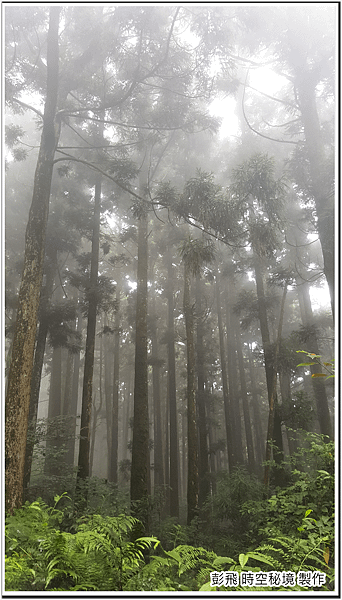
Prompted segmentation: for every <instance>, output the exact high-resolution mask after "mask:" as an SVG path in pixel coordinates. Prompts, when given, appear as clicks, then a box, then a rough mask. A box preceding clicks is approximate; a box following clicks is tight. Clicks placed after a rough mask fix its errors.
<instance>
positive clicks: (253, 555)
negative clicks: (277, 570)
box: [247, 552, 274, 566]
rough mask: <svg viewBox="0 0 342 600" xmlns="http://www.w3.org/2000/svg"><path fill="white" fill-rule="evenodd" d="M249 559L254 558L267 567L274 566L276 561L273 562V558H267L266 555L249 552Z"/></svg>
mask: <svg viewBox="0 0 342 600" xmlns="http://www.w3.org/2000/svg"><path fill="white" fill-rule="evenodd" d="M247 555H248V557H250V558H254V560H258V561H259V562H262V563H265V564H266V565H271V566H273V563H274V561H273V560H271V557H269V556H265V555H264V554H260V553H259V552H248V553H247Z"/></svg>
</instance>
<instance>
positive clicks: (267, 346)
mask: <svg viewBox="0 0 342 600" xmlns="http://www.w3.org/2000/svg"><path fill="white" fill-rule="evenodd" d="M253 254H254V256H253V259H254V260H253V262H254V273H255V281H256V288H257V297H258V310H259V323H260V332H261V339H262V345H263V350H264V361H265V372H266V385H267V396H268V404H269V406H270V405H271V400H272V404H273V405H274V406H273V407H272V414H271V417H272V423H271V425H272V428H273V429H272V431H273V435H274V440H275V447H274V448H273V456H274V460H275V462H276V463H277V464H278V465H280V463H281V462H282V460H283V442H282V432H281V420H280V417H279V414H278V413H279V410H277V394H276V392H275V395H274V396H273V397H272V394H273V386H274V363H273V356H272V348H271V340H270V333H269V327H268V318H267V308H266V302H265V291H264V281H263V274H262V265H261V259H260V257H259V256H258V255H257V252H256V250H255V249H254V248H253Z"/></svg>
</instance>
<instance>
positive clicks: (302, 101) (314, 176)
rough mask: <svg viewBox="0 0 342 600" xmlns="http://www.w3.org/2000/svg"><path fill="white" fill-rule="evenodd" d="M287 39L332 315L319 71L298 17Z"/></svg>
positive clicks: (330, 209)
mask: <svg viewBox="0 0 342 600" xmlns="http://www.w3.org/2000/svg"><path fill="white" fill-rule="evenodd" d="M288 41H289V45H290V48H291V52H290V65H291V67H292V69H293V72H294V87H295V90H296V94H297V98H298V103H299V108H300V112H301V119H302V123H303V127H304V135H305V145H306V150H307V156H308V161H309V169H310V177H311V193H312V195H313V197H314V200H315V207H316V215H317V229H318V235H319V239H320V242H321V247H322V254H323V261H324V274H325V277H326V280H327V283H328V286H329V292H330V301H331V309H332V314H333V316H334V276H335V273H334V256H335V243H334V194H333V191H332V186H333V182H332V180H331V177H330V176H329V175H328V174H327V167H326V165H327V158H326V156H325V150H324V143H323V139H322V131H321V125H320V122H319V116H318V110H317V103H316V87H317V85H318V83H319V75H317V71H316V69H313V68H312V67H311V66H310V65H309V64H308V61H307V58H306V47H305V44H304V43H303V42H304V38H303V36H302V32H301V31H300V29H299V21H298V22H296V21H291V22H290V23H289V26H288Z"/></svg>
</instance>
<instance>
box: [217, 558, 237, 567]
mask: <svg viewBox="0 0 342 600" xmlns="http://www.w3.org/2000/svg"><path fill="white" fill-rule="evenodd" d="M233 563H235V560H233V559H232V558H229V557H228V556H218V557H217V558H215V560H214V562H213V566H214V567H218V566H220V565H224V564H229V565H232V564H233Z"/></svg>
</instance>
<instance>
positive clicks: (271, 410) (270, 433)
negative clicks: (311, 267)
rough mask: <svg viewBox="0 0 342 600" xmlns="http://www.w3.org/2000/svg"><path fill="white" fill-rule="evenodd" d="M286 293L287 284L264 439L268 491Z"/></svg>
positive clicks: (282, 304) (265, 475) (281, 311)
mask: <svg viewBox="0 0 342 600" xmlns="http://www.w3.org/2000/svg"><path fill="white" fill-rule="evenodd" d="M286 293H287V283H286V284H285V285H284V290H283V295H282V299H281V306H280V315H279V325H278V335H277V340H276V348H275V355H274V366H273V381H272V391H271V397H270V402H269V415H268V427H267V439H266V453H265V454H266V458H265V463H266V464H265V471H264V484H265V487H266V489H268V486H269V482H270V460H271V455H272V442H273V437H274V424H275V401H276V397H277V373H278V355H279V348H280V342H281V332H282V328H283V320H284V311H285V300H286Z"/></svg>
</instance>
